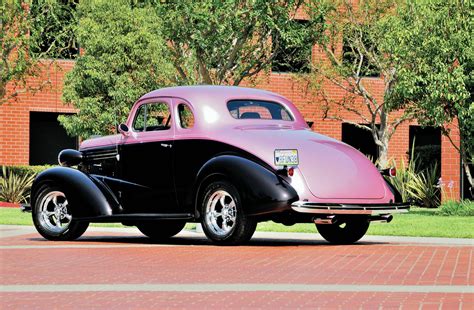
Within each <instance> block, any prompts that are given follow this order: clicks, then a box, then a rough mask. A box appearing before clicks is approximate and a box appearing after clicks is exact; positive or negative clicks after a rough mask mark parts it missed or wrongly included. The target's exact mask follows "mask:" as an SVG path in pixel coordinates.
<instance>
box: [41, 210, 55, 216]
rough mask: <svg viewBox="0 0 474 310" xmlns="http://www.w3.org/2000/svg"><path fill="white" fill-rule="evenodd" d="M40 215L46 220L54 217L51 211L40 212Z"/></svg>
mask: <svg viewBox="0 0 474 310" xmlns="http://www.w3.org/2000/svg"><path fill="white" fill-rule="evenodd" d="M41 214H42V215H43V216H47V217H48V218H50V217H51V216H53V215H54V212H51V211H42V212H41Z"/></svg>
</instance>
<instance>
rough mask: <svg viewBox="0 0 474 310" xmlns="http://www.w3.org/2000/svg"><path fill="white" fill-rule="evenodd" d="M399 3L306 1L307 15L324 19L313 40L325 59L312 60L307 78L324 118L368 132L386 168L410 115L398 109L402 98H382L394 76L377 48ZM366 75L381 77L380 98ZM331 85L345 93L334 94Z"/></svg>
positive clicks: (384, 0)
mask: <svg viewBox="0 0 474 310" xmlns="http://www.w3.org/2000/svg"><path fill="white" fill-rule="evenodd" d="M398 2H399V0H382V1H380V0H361V1H357V4H356V5H354V1H348V0H336V1H334V0H308V1H306V3H307V8H308V11H309V14H310V15H312V14H322V15H323V16H324V17H325V21H324V29H325V31H324V32H323V33H324V35H323V36H321V38H320V39H319V40H318V42H317V43H318V45H319V46H320V47H321V50H322V53H323V55H324V56H325V57H320V58H319V59H316V60H315V64H314V67H313V75H312V76H311V79H310V85H311V87H312V88H313V89H314V91H315V93H316V94H317V95H318V96H319V97H320V98H321V99H322V102H323V104H324V110H325V111H324V118H326V119H331V120H339V121H343V122H346V123H349V124H352V125H354V126H356V127H358V128H362V129H364V130H367V131H369V132H370V133H371V135H372V137H373V139H374V142H375V144H376V145H377V147H378V154H377V158H376V161H377V162H378V166H379V167H381V168H386V167H387V166H388V147H389V143H390V139H391V137H392V136H393V134H394V132H395V130H396V129H397V127H398V126H399V125H400V124H402V123H403V122H404V121H406V120H409V119H410V118H411V115H410V114H409V113H400V109H401V108H402V103H401V102H396V101H389V100H385V98H386V97H388V96H389V94H390V92H391V89H392V87H393V85H394V84H395V83H397V75H396V72H395V71H394V70H393V67H394V64H393V59H392V58H391V56H390V54H387V53H386V51H385V50H383V49H381V48H380V47H383V46H384V44H386V43H385V40H386V29H385V28H386V27H384V25H383V24H382V23H381V21H383V20H384V18H385V17H386V16H390V15H391V14H393V11H394V9H395V8H396V6H397V4H398ZM341 43H343V46H342V48H341ZM367 76H377V77H380V80H381V82H382V83H383V85H384V87H383V94H382V96H383V98H384V100H381V98H380V97H381V96H380V93H378V90H379V89H378V88H374V87H373V80H371V79H367ZM328 85H331V86H330V87H328ZM333 87H336V88H337V89H339V90H340V91H341V93H342V94H343V95H342V96H339V95H338V96H335V95H334V92H333V91H332V90H333ZM394 112H396V113H394ZM401 112H403V111H401ZM347 115H350V116H349V117H348V116H347Z"/></svg>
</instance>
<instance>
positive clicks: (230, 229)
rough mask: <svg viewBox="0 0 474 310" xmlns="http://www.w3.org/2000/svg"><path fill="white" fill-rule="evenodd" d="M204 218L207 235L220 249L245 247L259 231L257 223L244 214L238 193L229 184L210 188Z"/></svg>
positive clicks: (205, 193) (205, 200) (218, 183)
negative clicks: (232, 246)
mask: <svg viewBox="0 0 474 310" xmlns="http://www.w3.org/2000/svg"><path fill="white" fill-rule="evenodd" d="M201 214H202V220H201V222H202V228H203V231H204V233H205V234H206V236H207V237H208V238H209V239H211V240H212V241H213V242H214V243H217V244H220V245H237V244H241V243H245V242H247V241H249V240H250V238H252V235H253V233H254V232H255V229H256V227H257V221H256V220H255V219H254V218H252V217H248V216H247V215H246V214H245V213H244V211H243V209H242V203H241V200H240V195H239V192H238V191H237V189H236V188H235V187H234V186H233V185H232V184H231V183H229V182H226V181H217V182H213V183H211V184H209V185H208V186H207V187H206V189H205V191H204V196H203V199H202V200H201Z"/></svg>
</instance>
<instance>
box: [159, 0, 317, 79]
mask: <svg viewBox="0 0 474 310" xmlns="http://www.w3.org/2000/svg"><path fill="white" fill-rule="evenodd" d="M301 3H302V1H300V0H283V1H281V0H253V1H235V0H224V1H215V0H204V1H202V0H199V1H198V0H191V1H162V2H161V3H159V4H156V8H157V10H158V12H159V15H160V17H161V18H163V25H164V27H163V33H164V36H165V38H166V40H167V41H168V42H169V45H168V48H169V55H170V59H171V60H172V62H173V64H174V67H175V69H176V71H177V72H178V74H179V78H180V80H181V81H182V82H183V83H186V84H196V83H206V84H231V85H239V84H240V83H241V82H242V80H243V79H245V78H250V77H253V76H255V75H256V74H258V73H259V72H261V71H262V70H263V71H264V70H267V69H269V68H270V67H271V64H272V60H273V59H274V57H275V55H276V54H277V53H278V52H279V51H281V49H282V47H283V46H285V47H286V48H290V49H293V50H294V49H301V50H303V49H305V50H307V49H308V47H310V46H312V45H313V44H314V42H315V40H316V38H317V37H319V36H320V35H321V33H322V30H323V29H322V28H321V26H322V20H323V18H322V14H321V13H318V14H314V15H313V16H312V18H311V19H310V20H309V22H308V23H307V24H305V25H303V24H301V23H297V22H294V16H295V12H296V10H297V9H298V8H299V7H300V6H301ZM293 56H294V57H298V56H299V55H293ZM293 60H294V59H293Z"/></svg>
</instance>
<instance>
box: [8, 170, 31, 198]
mask: <svg viewBox="0 0 474 310" xmlns="http://www.w3.org/2000/svg"><path fill="white" fill-rule="evenodd" d="M33 180H34V175H32V174H25V175H23V176H20V175H17V174H15V173H13V172H12V171H9V170H8V169H7V168H6V167H2V177H0V201H6V202H12V203H20V202H27V199H28V198H29V197H30V194H29V190H30V188H31V185H32V184H33Z"/></svg>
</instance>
